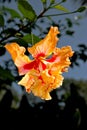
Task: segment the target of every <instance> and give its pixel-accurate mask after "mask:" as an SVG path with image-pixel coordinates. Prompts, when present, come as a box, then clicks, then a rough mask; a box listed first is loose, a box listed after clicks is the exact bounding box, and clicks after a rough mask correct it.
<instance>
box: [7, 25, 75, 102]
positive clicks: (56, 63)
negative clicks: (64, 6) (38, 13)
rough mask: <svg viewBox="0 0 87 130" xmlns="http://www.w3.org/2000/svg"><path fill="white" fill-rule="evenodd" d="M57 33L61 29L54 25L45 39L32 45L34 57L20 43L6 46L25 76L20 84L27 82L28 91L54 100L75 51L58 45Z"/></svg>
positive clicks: (30, 48)
mask: <svg viewBox="0 0 87 130" xmlns="http://www.w3.org/2000/svg"><path fill="white" fill-rule="evenodd" d="M57 34H59V31H58V28H57V27H52V26H51V28H50V30H49V32H48V34H47V36H46V37H45V38H44V39H42V40H41V41H40V42H38V43H36V44H35V45H34V46H32V47H28V52H29V53H30V54H31V55H32V57H33V59H30V58H29V57H28V56H27V55H25V51H26V50H25V48H24V47H22V46H19V45H18V44H17V43H11V44H6V45H5V48H6V49H7V50H8V52H9V53H10V54H11V56H12V59H13V61H14V64H15V65H16V67H17V68H18V72H19V75H24V77H23V78H22V79H21V80H20V81H19V82H18V84H19V85H23V86H24V87H25V88H26V91H27V92H32V93H33V94H34V95H35V96H38V97H40V98H41V99H45V100H50V99H51V98H52V97H51V95H50V92H51V91H52V90H53V89H56V88H58V87H60V86H61V85H62V82H63V79H64V78H63V76H62V73H63V72H66V71H68V67H69V66H70V64H71V62H70V59H69V58H70V57H72V56H73V53H74V52H73V51H72V49H71V47H70V46H65V47H62V48H57V47H56V45H57V42H58V37H57Z"/></svg>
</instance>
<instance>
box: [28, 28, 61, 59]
mask: <svg viewBox="0 0 87 130" xmlns="http://www.w3.org/2000/svg"><path fill="white" fill-rule="evenodd" d="M57 34H59V31H58V28H57V27H51V28H50V30H49V33H48V34H47V36H46V37H45V38H44V39H42V40H41V41H40V42H38V43H36V44H35V45H34V46H33V47H30V48H28V51H29V52H30V53H31V54H32V56H33V57H35V58H37V57H47V56H49V55H50V54H51V53H52V52H53V50H54V48H55V46H56V44H57V42H58V38H57Z"/></svg>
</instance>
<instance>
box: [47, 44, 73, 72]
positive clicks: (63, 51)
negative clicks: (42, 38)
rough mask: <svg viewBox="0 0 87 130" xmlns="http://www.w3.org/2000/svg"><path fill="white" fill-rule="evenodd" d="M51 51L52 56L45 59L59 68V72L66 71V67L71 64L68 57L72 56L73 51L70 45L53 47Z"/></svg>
mask: <svg viewBox="0 0 87 130" xmlns="http://www.w3.org/2000/svg"><path fill="white" fill-rule="evenodd" d="M53 53H54V54H53V56H52V57H51V58H50V59H46V61H47V62H49V63H50V64H51V66H52V67H54V66H55V67H56V68H60V72H64V71H66V70H67V69H66V68H68V67H69V66H70V64H71V62H70V57H72V56H73V54H74V51H72V49H71V47H70V46H65V47H62V48H55V50H54V52H53Z"/></svg>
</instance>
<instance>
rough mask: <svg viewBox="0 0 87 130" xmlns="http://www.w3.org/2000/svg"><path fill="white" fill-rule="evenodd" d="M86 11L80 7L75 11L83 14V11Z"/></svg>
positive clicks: (83, 7)
mask: <svg viewBox="0 0 87 130" xmlns="http://www.w3.org/2000/svg"><path fill="white" fill-rule="evenodd" d="M86 9H87V7H85V6H82V7H80V8H79V9H77V12H80V13H81V12H83V11H85V10H86Z"/></svg>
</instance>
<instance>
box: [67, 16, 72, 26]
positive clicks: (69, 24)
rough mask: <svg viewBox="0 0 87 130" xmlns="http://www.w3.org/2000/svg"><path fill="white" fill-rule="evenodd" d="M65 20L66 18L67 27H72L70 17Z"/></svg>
mask: <svg viewBox="0 0 87 130" xmlns="http://www.w3.org/2000/svg"><path fill="white" fill-rule="evenodd" d="M66 20H67V25H68V27H72V26H73V23H72V21H71V19H69V18H66Z"/></svg>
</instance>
